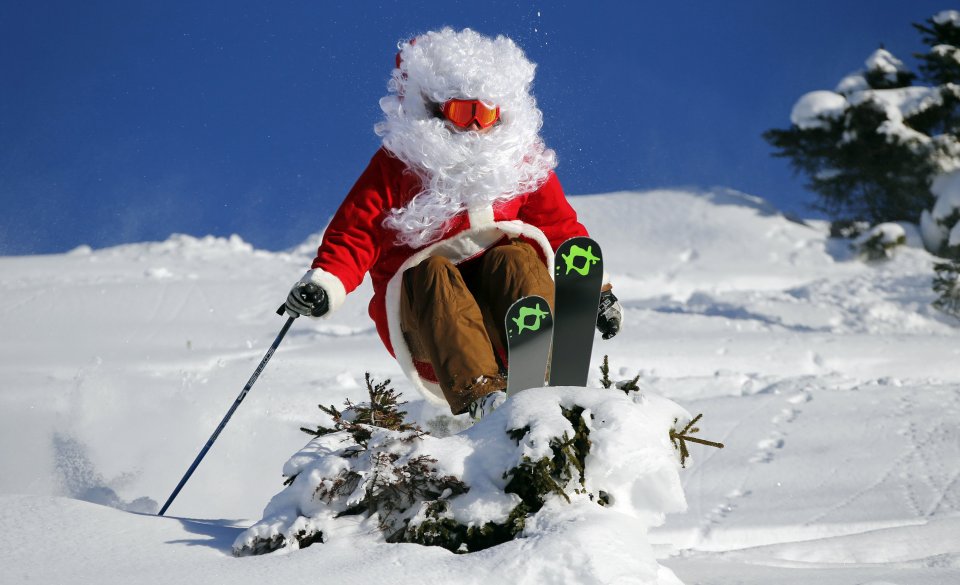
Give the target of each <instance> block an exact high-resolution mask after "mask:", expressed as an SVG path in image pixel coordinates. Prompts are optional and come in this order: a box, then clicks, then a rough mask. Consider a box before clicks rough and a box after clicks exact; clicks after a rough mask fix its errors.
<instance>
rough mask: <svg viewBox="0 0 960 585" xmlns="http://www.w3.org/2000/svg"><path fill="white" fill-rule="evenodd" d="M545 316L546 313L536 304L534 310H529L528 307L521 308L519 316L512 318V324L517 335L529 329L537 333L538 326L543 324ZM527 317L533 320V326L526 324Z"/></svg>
mask: <svg viewBox="0 0 960 585" xmlns="http://www.w3.org/2000/svg"><path fill="white" fill-rule="evenodd" d="M547 315H548V313H547V312H546V311H544V310H543V309H541V308H540V303H537V307H536V308H535V309H531V308H530V307H521V308H520V313H519V316H518V317H513V322H514V324H516V326H517V335H520V334H521V333H523V331H524V330H525V329H529V330H530V331H539V330H540V324H541V323H543V318H544V317H546V316H547ZM527 317H533V318H534V322H533V325H528V324H527Z"/></svg>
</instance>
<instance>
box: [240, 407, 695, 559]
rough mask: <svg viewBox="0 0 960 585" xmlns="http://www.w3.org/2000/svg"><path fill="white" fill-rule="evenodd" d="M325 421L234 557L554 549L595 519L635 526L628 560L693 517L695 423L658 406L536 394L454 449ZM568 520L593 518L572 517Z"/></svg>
mask: <svg viewBox="0 0 960 585" xmlns="http://www.w3.org/2000/svg"><path fill="white" fill-rule="evenodd" d="M363 408H366V405H361V407H360V408H359V409H358V408H356V407H355V406H354V407H353V410H354V412H357V411H358V410H363ZM368 410H369V409H368ZM324 411H325V412H327V413H328V414H331V416H332V417H333V419H334V426H333V427H332V428H323V427H321V428H319V429H317V431H311V432H312V433H314V434H316V435H317V436H316V437H315V438H314V439H313V440H311V441H310V442H309V443H308V444H307V445H306V446H305V447H304V448H303V449H302V450H301V451H300V452H298V453H297V454H295V455H294V456H293V457H292V458H291V459H290V460H289V461H288V462H287V463H286V465H285V466H284V470H283V473H284V475H285V476H287V477H288V478H290V479H289V480H288V482H287V484H288V485H287V487H286V488H285V489H284V490H283V491H282V492H280V493H279V494H277V495H276V496H275V497H274V498H273V499H272V500H271V501H270V503H269V504H268V505H267V507H266V509H265V510H264V514H263V519H262V520H260V521H259V522H257V523H256V524H254V525H253V526H252V527H250V528H249V529H248V530H246V531H245V532H244V533H242V534H241V535H240V536H239V537H238V538H237V540H236V542H235V543H234V547H233V550H234V554H236V555H238V556H242V555H249V554H259V553H263V552H270V551H272V550H277V549H280V548H289V549H296V548H302V547H303V546H306V545H309V544H313V543H317V542H329V541H332V540H336V539H342V538H374V539H377V540H381V541H386V542H415V543H420V544H425V545H436V546H441V547H444V548H446V549H448V550H451V551H455V552H473V551H477V550H481V549H484V548H488V547H490V546H494V545H497V544H501V543H505V542H508V541H510V540H512V539H516V538H528V537H533V536H536V537H537V540H536V542H543V539H547V540H549V539H550V538H554V537H555V536H551V535H554V534H555V533H556V532H557V526H556V523H557V522H563V523H568V522H573V521H578V520H576V519H580V518H583V517H589V518H596V515H597V514H610V515H611V516H609V518H608V520H609V521H611V522H629V523H630V528H629V532H630V533H631V534H633V535H635V536H636V537H637V538H640V539H641V541H639V542H630V543H625V544H624V546H640V547H646V546H647V543H646V542H645V541H643V539H645V535H646V531H647V529H648V528H650V527H651V526H655V525H658V524H660V523H662V521H663V516H664V514H665V513H668V512H674V511H680V510H683V509H684V508H685V506H686V504H685V500H684V497H683V492H682V489H681V486H680V479H679V476H678V470H679V469H680V461H679V457H678V451H681V450H682V451H684V452H685V446H684V444H683V441H679V442H678V437H679V435H678V434H677V433H678V429H681V428H683V425H685V424H687V423H688V422H689V421H690V416H689V414H688V413H687V412H686V411H684V410H683V409H682V408H681V407H680V406H678V405H677V404H675V403H673V402H671V401H669V400H666V399H664V398H661V397H658V396H654V395H649V394H644V393H640V392H638V391H635V390H634V391H629V390H627V391H622V392H620V391H610V390H603V389H586V388H545V389H531V390H527V391H524V392H522V393H520V394H517V395H515V396H513V397H511V398H510V399H509V400H507V402H506V403H504V405H503V406H501V407H500V408H499V409H498V410H496V411H495V412H493V413H492V414H490V415H488V416H487V417H486V418H484V419H483V420H482V421H480V422H479V423H478V424H476V425H474V426H473V427H471V428H469V429H467V430H465V431H463V432H461V433H459V434H457V435H453V436H450V437H443V438H440V437H434V436H431V435H428V434H426V433H424V432H422V431H420V430H419V429H414V428H407V429H405V430H391V429H386V428H381V427H377V426H374V425H371V424H369V422H360V418H359V417H354V418H353V420H347V418H348V417H347V416H346V415H345V414H344V413H340V412H338V411H336V409H333V408H332V407H330V408H324ZM367 420H368V421H369V419H367ZM688 432H692V431H689V430H688ZM558 506H559V507H561V508H562V507H565V506H572V507H574V508H577V509H579V508H583V509H584V512H583V513H578V514H573V515H572V517H571V515H570V514H569V513H567V514H564V513H558V509H559V508H558ZM561 518H562V519H563V520H561ZM571 518H574V519H571ZM651 559H652V556H651Z"/></svg>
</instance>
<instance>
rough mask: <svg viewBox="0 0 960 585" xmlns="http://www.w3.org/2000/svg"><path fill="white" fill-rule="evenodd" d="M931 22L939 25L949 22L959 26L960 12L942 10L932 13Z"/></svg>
mask: <svg viewBox="0 0 960 585" xmlns="http://www.w3.org/2000/svg"><path fill="white" fill-rule="evenodd" d="M933 22H935V23H937V24H940V25H944V24H949V25H951V26H954V27H958V28H960V12H958V11H956V10H943V11H941V12H938V13H937V14H936V15H934V17H933Z"/></svg>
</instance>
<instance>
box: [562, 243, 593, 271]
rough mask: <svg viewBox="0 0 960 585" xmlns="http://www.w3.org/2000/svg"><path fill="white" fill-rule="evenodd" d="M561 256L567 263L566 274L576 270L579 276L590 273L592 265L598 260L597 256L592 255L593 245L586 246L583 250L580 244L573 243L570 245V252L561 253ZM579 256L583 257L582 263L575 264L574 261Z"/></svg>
mask: <svg viewBox="0 0 960 585" xmlns="http://www.w3.org/2000/svg"><path fill="white" fill-rule="evenodd" d="M560 256H561V258H563V261H564V262H565V263H566V265H567V272H566V273H567V274H570V271H571V270H573V271H576V273H577V274H579V275H580V276H586V275H588V274H590V269H591V268H593V265H594V264H596V263H597V262H599V261H600V259H599V258H597V257H596V256H594V255H593V246H587V249H586V250H584V249H583V248H581V247H580V246H578V245H576V244H574V245H572V246H570V253H568V254H561V255H560ZM580 258H583V264H582V265H581V266H577V264H576V261H577V260H579V259H580Z"/></svg>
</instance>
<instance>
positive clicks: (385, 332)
mask: <svg viewBox="0 0 960 585" xmlns="http://www.w3.org/2000/svg"><path fill="white" fill-rule="evenodd" d="M419 192H420V181H419V179H418V178H417V177H416V175H415V174H414V173H412V172H409V170H408V168H407V166H406V165H405V164H404V163H403V162H401V161H400V160H399V159H397V158H395V157H393V156H392V155H391V154H390V153H389V151H387V150H385V149H383V148H381V149H380V150H378V151H377V153H376V154H375V155H374V156H373V158H372V159H371V160H370V164H369V165H368V166H367V168H366V170H365V171H364V172H363V174H362V175H361V176H360V178H359V179H358V180H357V183H356V184H355V185H354V186H353V188H352V189H351V190H350V193H348V194H347V197H346V199H345V200H344V202H343V203H342V204H341V205H340V208H339V209H338V210H337V213H336V214H335V215H334V216H333V219H332V220H331V221H330V225H329V226H327V229H326V231H325V232H324V234H323V240H322V242H321V244H320V248H319V249H318V250H317V257H316V258H315V259H314V261H313V264H312V268H314V269H315V270H314V273H313V276H312V278H313V280H314V282H316V283H317V284H319V285H321V286H322V287H323V288H324V289H325V290H326V291H327V293H328V295H329V297H330V309H331V311H330V312H331V313H332V312H333V311H335V310H336V309H337V308H338V307H339V306H340V305H341V304H343V300H344V297H345V296H346V294H347V293H350V292H351V291H353V290H354V289H355V288H357V286H359V285H360V282H361V281H362V280H363V277H364V275H365V274H366V273H367V272H369V273H370V278H371V280H372V283H373V291H374V294H373V299H372V300H371V301H370V307H369V312H370V317H371V318H373V320H374V322H375V323H376V326H377V332H378V333H379V334H380V338H381V339H382V340H383V343H384V345H385V346H386V348H387V350H388V351H390V353H391V354H392V355H394V356H395V357H396V358H397V361H398V362H400V365H401V366H402V367H403V369H404V371H405V373H406V374H407V375H408V377H410V379H411V381H413V383H414V385H416V386H418V387H419V388H420V389H421V390H424V391H425V392H424V394H425V395H426V396H427V397H428V398H431V399H437V401H438V402H439V403H444V404H445V401H444V399H443V395H442V393H441V392H440V390H439V387H437V386H436V384H435V380H432V379H430V378H432V377H433V376H431V375H430V374H432V368H429V367H426V368H425V367H424V365H425V364H414V363H413V360H412V358H411V356H410V352H409V350H408V348H407V347H406V342H405V341H404V338H403V334H402V333H401V332H400V282H401V277H402V274H403V271H404V270H406V269H407V268H410V267H411V266H416V265H417V264H419V263H420V262H422V261H423V260H424V259H426V258H428V257H430V256H435V255H443V256H446V257H447V258H449V259H450V260H452V261H453V262H454V263H457V262H462V261H464V260H467V259H470V258H474V257H476V256H478V255H481V254H483V253H484V252H485V251H486V250H488V249H490V248H491V247H492V246H494V245H495V244H496V243H497V242H499V241H501V240H503V238H504V237H511V238H518V237H519V238H525V239H527V240H530V241H531V242H533V243H535V244H537V245H538V246H537V247H538V248H539V249H540V250H542V259H543V260H544V263H545V264H546V265H551V264H552V263H553V252H554V250H556V249H557V247H558V246H559V245H560V244H561V243H563V241H564V240H567V239H568V238H572V237H574V236H585V235H587V230H586V228H584V227H583V225H581V224H580V223H579V222H578V221H577V214H576V212H575V211H574V210H573V208H572V207H570V204H569V203H568V202H567V200H566V197H564V194H563V189H562V188H561V187H560V181H559V180H558V179H557V177H556V175H555V174H553V173H550V177H549V178H548V179H547V181H546V182H545V183H544V184H543V185H542V186H541V187H540V188H539V189H537V190H536V191H534V192H532V193H527V194H525V195H520V196H518V197H515V198H513V199H511V200H509V201H505V202H498V203H496V204H495V205H494V206H493V207H492V208H491V207H487V208H486V209H483V210H480V211H472V212H470V213H469V214H468V213H462V214H460V215H458V216H456V217H454V219H453V220H451V221H450V222H449V225H448V227H447V229H446V231H445V232H444V234H443V236H442V237H441V239H440V240H439V241H436V242H433V243H431V244H428V245H427V246H426V247H424V248H419V249H414V248H410V247H409V246H405V245H400V244H398V243H397V242H396V232H395V231H393V230H390V229H387V228H384V227H383V225H382V224H383V220H384V218H385V217H386V216H387V213H388V212H389V210H391V209H399V208H401V207H403V206H404V205H406V204H407V203H408V202H409V201H410V200H411V199H412V198H413V197H414V196H415V195H416V194H417V193H419ZM418 365H419V367H417V366H418ZM422 374H426V375H422Z"/></svg>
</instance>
